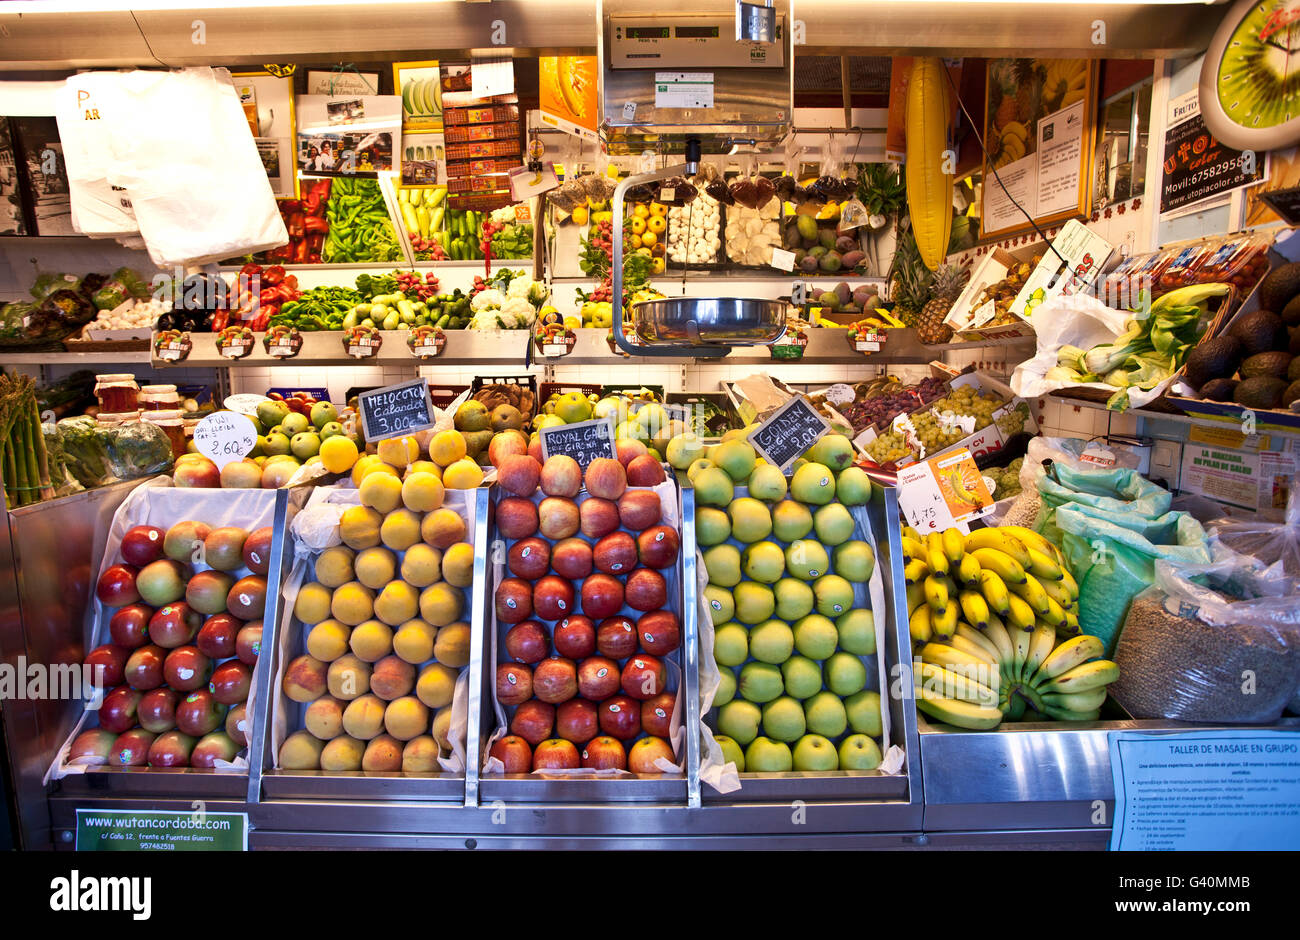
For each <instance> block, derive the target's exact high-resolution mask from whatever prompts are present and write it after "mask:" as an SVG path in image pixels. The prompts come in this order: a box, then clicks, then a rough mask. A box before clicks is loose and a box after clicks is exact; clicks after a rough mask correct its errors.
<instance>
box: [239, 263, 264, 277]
mask: <svg viewBox="0 0 1300 940" xmlns="http://www.w3.org/2000/svg"><path fill="white" fill-rule="evenodd" d="M261 273H262V266H261V265H260V264H246V265H244V266H243V267H242V268H240V269H239V276H240V278H241V279H243V278H248V277H253V276H254V275H257V274H261Z"/></svg>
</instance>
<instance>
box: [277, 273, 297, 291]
mask: <svg viewBox="0 0 1300 940" xmlns="http://www.w3.org/2000/svg"><path fill="white" fill-rule="evenodd" d="M281 283H282V284H284V285H285V286H287V287H288V288H289V289H290V290H292V291H295V292H296V291H297V290H298V275H296V274H290V275H289V276H288V277H286V278H285V279H284V280H283V281H282V282H281Z"/></svg>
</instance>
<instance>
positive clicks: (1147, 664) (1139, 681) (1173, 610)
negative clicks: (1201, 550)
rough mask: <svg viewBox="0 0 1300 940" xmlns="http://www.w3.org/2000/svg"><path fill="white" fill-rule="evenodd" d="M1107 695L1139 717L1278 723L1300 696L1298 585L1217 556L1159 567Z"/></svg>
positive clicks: (1127, 627)
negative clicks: (1204, 561)
mask: <svg viewBox="0 0 1300 940" xmlns="http://www.w3.org/2000/svg"><path fill="white" fill-rule="evenodd" d="M1114 659H1115V662H1116V663H1117V664H1118V665H1119V669H1120V677H1119V680H1118V681H1117V682H1115V683H1114V684H1113V685H1112V686H1111V687H1110V692H1111V694H1112V695H1113V696H1114V697H1115V699H1116V701H1118V702H1119V703H1120V704H1121V705H1123V706H1124V708H1125V709H1126V710H1127V711H1128V712H1129V714H1131V715H1132V716H1133V717H1134V718H1165V719H1173V720H1179V721H1214V722H1218V721H1228V722H1246V723H1251V724H1263V723H1267V722H1271V721H1275V720H1276V719H1277V718H1278V717H1279V716H1280V715H1281V714H1282V710H1283V708H1285V707H1286V704H1287V702H1288V701H1289V700H1291V699H1292V698H1294V697H1295V696H1296V690H1297V688H1300V586H1298V585H1297V582H1296V580H1295V579H1294V578H1288V577H1286V576H1284V575H1281V574H1280V573H1279V572H1278V571H1277V570H1276V569H1272V568H1263V567H1261V566H1252V564H1251V562H1250V560H1249V559H1246V558H1244V557H1243V556H1241V555H1238V554H1236V553H1235V552H1231V551H1229V550H1226V549H1223V548H1222V547H1220V548H1219V550H1218V552H1217V554H1216V557H1215V560H1214V561H1213V562H1212V563H1210V564H1205V565H1190V566H1189V565H1184V564H1176V563H1171V562H1168V561H1157V562H1156V563H1155V566H1154V583H1153V584H1152V586H1151V587H1149V588H1147V589H1146V590H1145V591H1143V592H1142V593H1141V594H1139V595H1138V596H1137V598H1135V599H1134V601H1133V605H1132V607H1131V608H1130V610H1129V613H1128V616H1127V618H1126V619H1125V623H1124V630H1123V632H1122V633H1121V634H1120V637H1119V642H1118V643H1117V644H1116V647H1115V656H1114Z"/></svg>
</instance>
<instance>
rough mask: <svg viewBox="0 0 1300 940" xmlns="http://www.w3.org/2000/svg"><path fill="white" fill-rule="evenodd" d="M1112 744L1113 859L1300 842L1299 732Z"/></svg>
mask: <svg viewBox="0 0 1300 940" xmlns="http://www.w3.org/2000/svg"><path fill="white" fill-rule="evenodd" d="M1107 738H1108V743H1109V745H1110V772H1111V776H1112V777H1113V778H1114V783H1115V816H1114V824H1113V825H1112V827H1111V833H1110V849H1111V851H1112V852H1124V851H1148V852H1149V851H1194V852H1196V851H1199V852H1216V851H1217V852H1223V851H1245V850H1250V851H1261V852H1267V851H1283V850H1294V849H1295V847H1296V845H1297V844H1298V843H1300V815H1297V814H1296V807H1297V806H1300V734H1298V733H1296V732H1295V731H1275V730H1263V729H1259V730H1256V729H1252V728H1238V729H1231V730H1226V731H1180V732H1174V733H1158V732H1140V731H1114V732H1111V733H1110V734H1109V735H1107ZM1162 887H1168V888H1174V889H1177V888H1179V887H1186V885H1185V884H1184V885H1175V884H1172V883H1171V884H1168V885H1162Z"/></svg>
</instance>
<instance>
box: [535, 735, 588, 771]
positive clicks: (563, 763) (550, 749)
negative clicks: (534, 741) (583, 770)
mask: <svg viewBox="0 0 1300 940" xmlns="http://www.w3.org/2000/svg"><path fill="white" fill-rule="evenodd" d="M577 766H578V749H577V748H576V747H575V746H574V744H573V742H572V741H566V740H564V739H563V738H550V739H549V740H546V741H543V742H542V743H541V744H539V745H537V749H536V750H535V751H533V770H572V769H574V768H576V767H577Z"/></svg>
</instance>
